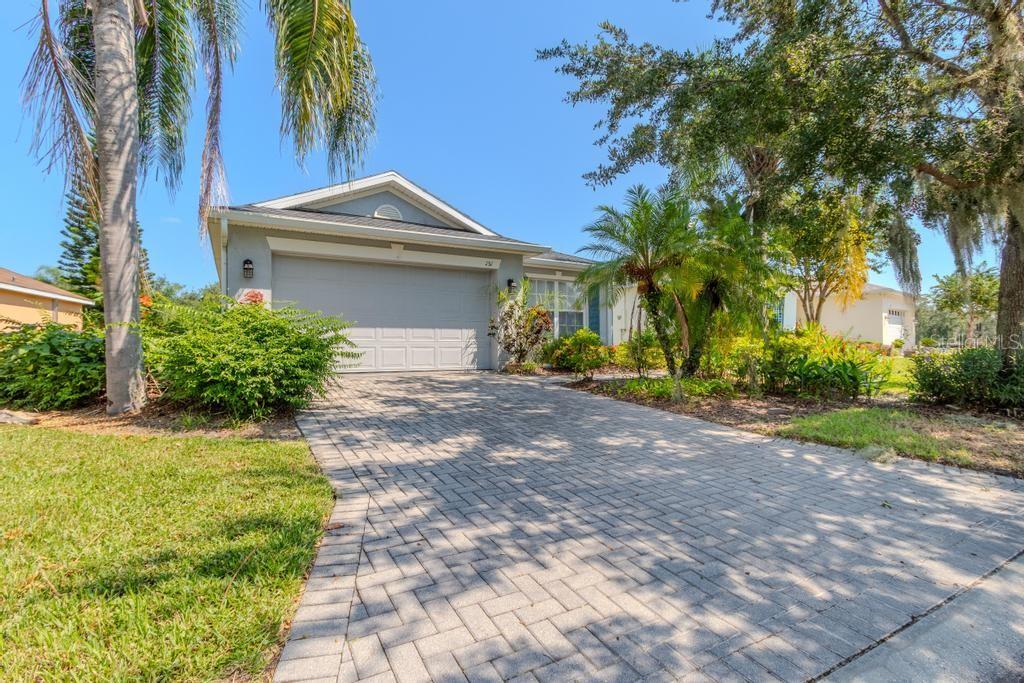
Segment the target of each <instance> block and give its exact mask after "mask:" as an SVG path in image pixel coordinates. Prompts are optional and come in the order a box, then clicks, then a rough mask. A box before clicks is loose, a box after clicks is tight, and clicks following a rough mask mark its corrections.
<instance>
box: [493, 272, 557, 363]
mask: <svg viewBox="0 0 1024 683" xmlns="http://www.w3.org/2000/svg"><path fill="white" fill-rule="evenodd" d="M529 293H530V282H529V280H525V281H524V282H523V285H522V287H520V288H519V290H518V291H517V292H512V293H510V292H507V291H505V290H501V291H499V292H498V317H497V319H491V322H490V324H489V325H488V329H487V333H488V334H489V335H490V336H492V337H494V339H495V341H497V343H498V347H499V348H500V349H501V350H502V351H503V352H505V353H506V354H507V355H508V366H512V367H511V368H510V367H507V366H506V368H505V369H506V370H509V371H510V372H511V371H514V369H515V368H519V367H521V366H522V365H523V364H524V363H526V362H527V361H528V360H529V359H530V357H531V356H532V355H534V353H535V352H536V350H537V347H539V346H540V344H541V342H542V341H543V340H544V337H545V335H547V334H548V333H549V332H551V327H552V323H551V314H550V313H548V311H546V310H545V309H544V308H543V307H541V306H529V305H527V302H528V301H529Z"/></svg>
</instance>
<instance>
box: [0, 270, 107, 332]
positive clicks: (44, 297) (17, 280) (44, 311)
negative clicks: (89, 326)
mask: <svg viewBox="0 0 1024 683" xmlns="http://www.w3.org/2000/svg"><path fill="white" fill-rule="evenodd" d="M92 305H93V302H92V300H90V299H88V298H86V297H84V296H81V295H80V294H74V293H73V292H69V291H67V290H64V289H61V288H60V287H55V286H54V285H51V284H49V283H46V282H42V281H40V280H36V279H35V278H31V277H28V276H26V275H21V274H19V273H15V272H14V271H13V270H7V269H6V268H0V331H3V330H5V329H10V328H13V327H16V326H17V325H19V324H23V323H41V322H48V321H53V322H55V323H60V324H61V325H70V326H71V327H73V328H74V329H76V330H80V329H82V310H83V309H84V307H85V306H92Z"/></svg>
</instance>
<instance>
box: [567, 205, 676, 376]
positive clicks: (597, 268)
mask: <svg viewBox="0 0 1024 683" xmlns="http://www.w3.org/2000/svg"><path fill="white" fill-rule="evenodd" d="M597 210H598V211H599V212H600V214H601V216H600V217H599V218H598V219H597V220H596V221H595V222H594V223H593V224H591V225H589V226H587V227H586V228H584V231H585V232H586V233H587V234H588V235H589V236H590V238H591V239H592V240H593V241H592V242H590V243H589V244H587V245H586V246H584V247H582V248H581V249H580V251H581V252H588V253H590V254H593V255H594V256H596V257H597V258H599V259H602V260H601V261H600V262H599V263H595V264H593V265H591V266H589V267H588V268H587V269H586V270H584V271H583V272H582V273H581V274H580V276H579V282H580V284H581V286H582V287H583V291H588V290H589V289H590V288H591V287H595V286H597V287H602V288H606V287H607V288H610V289H611V290H612V291H620V290H621V289H622V288H623V287H626V286H630V285H632V286H635V287H636V290H637V294H638V296H639V297H640V301H641V303H642V305H643V307H644V309H645V310H646V312H647V315H648V318H649V319H650V321H651V325H652V326H653V327H654V333H655V334H656V335H657V337H658V344H659V345H660V346H661V350H662V352H663V353H664V354H665V363H666V365H667V368H668V371H669V374H670V375H672V376H673V377H675V375H676V354H675V351H674V349H673V345H672V339H671V335H670V334H669V329H668V325H667V322H668V321H667V319H666V316H665V311H666V308H667V307H668V306H669V303H672V302H670V301H669V300H668V299H667V298H666V295H671V292H670V291H669V290H667V289H666V284H667V282H666V278H667V274H668V273H669V271H670V270H672V269H673V268H677V267H679V266H680V265H681V264H682V263H683V262H684V260H685V259H686V255H687V254H688V252H689V251H690V248H691V247H693V246H694V245H695V238H696V233H695V230H694V221H693V216H692V214H691V211H690V204H689V202H688V201H687V200H686V199H685V198H684V197H683V196H682V195H681V193H680V192H679V191H678V190H674V189H665V190H662V191H660V192H658V193H656V194H655V193H652V192H651V191H650V190H648V189H647V188H646V187H644V186H643V185H637V186H635V187H632V188H630V189H629V191H628V192H627V193H626V208H625V210H623V211H620V210H618V209H616V208H614V207H611V206H599V207H598V209H597ZM674 303H675V304H678V299H676V300H675V302H674ZM674 310H675V313H676V316H677V323H678V325H679V328H680V329H679V335H680V346H681V347H683V349H684V354H685V348H686V345H687V343H688V342H687V341H686V338H687V334H688V329H687V324H686V319H685V312H684V311H683V310H682V307H681V306H679V305H675V306H674Z"/></svg>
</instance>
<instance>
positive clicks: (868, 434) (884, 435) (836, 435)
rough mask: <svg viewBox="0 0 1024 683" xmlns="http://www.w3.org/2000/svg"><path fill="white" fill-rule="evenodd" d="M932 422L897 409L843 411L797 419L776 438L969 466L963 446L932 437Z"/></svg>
mask: <svg viewBox="0 0 1024 683" xmlns="http://www.w3.org/2000/svg"><path fill="white" fill-rule="evenodd" d="M935 419H936V418H928V417H925V416H922V415H918V414H915V413H912V412H910V411H906V410H900V409H898V408H846V409H844V410H836V411H833V412H826V413H819V414H817V415H808V416H805V417H798V418H796V419H794V420H793V421H792V422H791V423H790V424H789V425H788V426H785V427H782V428H781V429H779V434H780V435H782V436H789V437H794V438H797V439H803V440H806V441H814V442H817V443H824V444H829V445H832V446H841V447H844V448H853V449H860V448H866V447H869V446H873V447H881V448H891V449H893V450H894V451H896V453H898V454H900V455H904V456H908V457H912V458H920V459H922V460H931V461H939V462H945V463H950V464H954V465H968V466H969V465H971V464H972V461H973V459H972V457H971V453H970V452H969V451H968V450H967V449H966V448H964V445H963V442H961V441H957V440H954V439H952V438H948V437H941V436H936V435H935V434H934V433H933V427H934V426H935V425H934V424H933V422H934V420H935Z"/></svg>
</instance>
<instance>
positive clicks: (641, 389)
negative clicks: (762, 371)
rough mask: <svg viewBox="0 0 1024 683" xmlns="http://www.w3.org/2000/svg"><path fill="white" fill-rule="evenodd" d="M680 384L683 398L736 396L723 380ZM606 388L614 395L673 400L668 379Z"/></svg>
mask: <svg viewBox="0 0 1024 683" xmlns="http://www.w3.org/2000/svg"><path fill="white" fill-rule="evenodd" d="M680 383H681V384H682V393H683V395H684V396H694V397H706V396H718V397H722V398H734V397H735V396H736V388H735V387H734V386H733V385H732V383H731V382H729V381H727V380H724V379H700V378H697V377H683V378H681V380H680ZM608 387H609V390H610V393H612V394H614V395H630V396H635V397H639V398H646V399H652V400H661V401H669V400H673V393H672V389H673V386H672V378H670V377H643V378H639V379H628V380H625V381H623V382H615V383H612V384H609V385H608Z"/></svg>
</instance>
